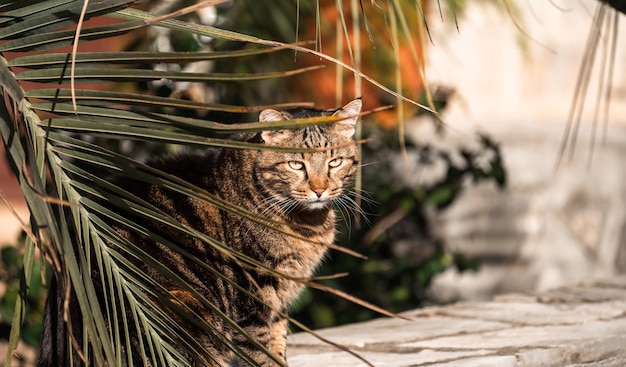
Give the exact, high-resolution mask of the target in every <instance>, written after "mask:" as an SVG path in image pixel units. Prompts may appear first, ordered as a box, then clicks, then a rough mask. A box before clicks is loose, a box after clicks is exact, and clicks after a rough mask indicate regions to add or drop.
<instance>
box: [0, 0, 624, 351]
mask: <svg viewBox="0 0 626 367" xmlns="http://www.w3.org/2000/svg"><path fill="white" fill-rule="evenodd" d="M189 3H192V1H164V0H163V1H146V2H143V3H142V4H141V6H142V7H145V8H147V9H149V10H151V11H153V12H155V13H157V14H164V13H168V12H169V11H171V10H172V9H177V8H181V7H182V6H185V5H188V4H189ZM337 3H338V2H336V1H329V0H326V1H320V2H319V4H320V8H319V9H318V8H316V7H315V3H314V2H304V1H300V2H297V1H290V0H284V1H275V2H274V4H275V6H273V7H267V6H266V5H267V4H265V3H263V2H260V1H256V0H248V1H245V0H239V1H237V0H236V1H232V2H228V3H227V4H225V5H220V6H218V7H211V8H206V9H204V10H202V11H198V12H195V13H193V14H190V15H189V16H188V17H189V18H190V19H192V20H194V21H197V22H202V23H203V24H207V25H215V26H218V27H222V28H225V29H232V30H235V31H238V32H241V33H245V34H250V35H254V36H257V37H262V38H266V39H273V40H279V41H282V42H302V41H311V40H313V41H315V40H317V43H315V44H309V46H310V47H312V48H313V47H315V48H316V49H317V50H319V51H321V52H324V53H328V54H330V55H334V56H335V57H337V58H341V59H342V60H344V61H345V62H346V63H349V64H351V57H350V53H351V51H352V53H353V55H354V54H355V53H354V50H349V49H348V47H347V45H348V43H347V41H346V39H345V37H344V35H343V30H345V31H347V32H348V34H349V37H347V39H348V40H350V45H351V47H353V48H359V50H361V52H357V53H356V54H360V58H361V62H360V63H361V67H360V69H361V70H363V73H364V74H366V75H368V76H371V77H372V78H373V79H375V80H377V81H379V82H380V83H382V84H383V85H385V86H386V87H388V88H389V89H390V90H394V91H398V92H400V93H401V94H402V95H404V96H406V97H407V98H410V99H413V100H417V101H420V102H421V103H426V101H428V99H429V98H430V99H431V100H432V104H433V105H434V106H436V107H437V109H438V110H439V111H440V112H441V114H440V117H439V118H436V117H435V116H433V115H432V114H430V113H427V112H424V110H420V109H417V108H416V107H414V106H413V105H411V104H407V103H401V102H400V103H399V100H398V99H397V98H396V97H394V96H393V95H391V94H389V93H386V92H383V91H381V90H380V88H378V87H374V86H372V85H371V84H370V83H368V82H367V81H364V80H361V79H359V78H355V76H354V74H352V73H351V72H349V71H346V70H343V71H342V72H340V71H339V70H338V69H337V68H336V67H335V66H334V65H332V64H330V63H328V62H326V61H324V60H321V59H320V58H319V57H317V56H313V55H305V54H302V53H298V54H296V53H294V52H293V51H283V52H281V53H272V54H268V55H259V56H258V57H254V58H250V57H246V58H241V59H237V60H225V61H216V62H211V63H208V62H205V63H193V64H188V65H185V66H181V68H182V70H185V71H194V72H202V71H203V70H211V71H215V72H250V71H255V72H262V71H269V70H274V69H275V68H276V67H277V65H278V66H280V65H284V66H285V68H292V67H294V64H295V65H297V66H310V65H318V64H325V65H326V67H325V68H324V69H320V70H317V71H313V72H310V73H306V74H304V75H302V76H298V77H293V78H280V79H272V80H267V81H263V82H259V83H258V84H255V85H254V86H245V87H244V86H242V85H240V84H236V83H230V84H220V83H215V84H211V85H207V84H202V83H167V82H159V83H156V82H155V83H145V84H142V85H136V86H134V87H133V88H137V89H139V90H143V91H145V93H151V94H155V95H168V96H171V95H176V96H180V98H185V99H190V100H194V101H199V102H213V103H229V104H239V105H244V106H245V105H259V104H268V103H286V102H302V101H305V102H312V103H314V104H315V105H316V106H318V107H320V108H334V107H337V106H339V105H341V104H343V103H345V102H346V101H348V100H350V99H352V98H354V97H356V96H360V95H362V96H363V100H364V104H365V108H366V109H374V108H378V107H381V106H386V105H390V104H394V105H396V106H397V108H396V109H395V110H386V111H383V112H380V113H376V114H373V115H370V116H366V117H365V118H364V121H363V124H362V136H363V137H364V138H366V139H368V140H369V141H368V142H367V143H366V144H364V145H363V168H362V180H361V183H360V187H361V188H362V191H363V193H362V197H363V198H362V200H361V201H362V202H361V204H362V212H361V213H357V214H356V215H353V214H351V213H346V212H344V213H342V215H343V216H344V219H345V220H344V221H342V223H340V226H341V237H340V238H339V239H338V241H337V242H338V244H340V245H343V246H346V247H349V248H351V249H354V250H356V251H358V252H360V253H362V254H364V255H366V256H367V257H368V259H367V260H362V259H356V258H353V257H350V256H348V255H344V254H341V253H336V252H335V253H333V254H332V255H331V257H330V258H329V259H328V260H327V262H326V264H325V265H324V266H323V268H322V269H321V270H320V274H321V275H332V274H338V273H344V272H348V273H349V275H348V276H346V277H341V278H336V279H331V280H326V281H324V283H325V284H327V285H329V286H332V287H334V288H336V289H340V290H342V291H344V292H346V293H349V294H351V295H354V296H357V297H360V298H362V299H364V300H366V301H368V302H371V303H374V304H376V305H379V306H382V307H384V308H386V309H388V310H390V311H393V312H398V311H403V310H407V309H411V308H416V307H419V306H423V305H426V304H439V303H449V302H454V301H458V300H468V299H472V300H474V299H488V298H490V297H491V296H493V295H494V294H498V293H503V292H533V291H536V290H543V289H546V288H553V287H558V286H560V285H565V284H572V283H577V282H580V281H585V280H590V279H593V278H596V277H606V276H610V275H613V274H617V273H620V272H624V271H626V251H625V245H624V243H625V235H626V231H625V230H626V210H625V208H626V177H625V176H626V166H624V164H623V163H622V159H621V158H622V156H623V152H624V150H625V149H626V130H625V126H626V75H625V72H626V70H624V67H623V65H626V47H625V46H624V42H625V40H626V38H624V37H625V36H626V35H625V34H624V31H623V30H619V29H617V23H616V21H615V20H614V19H616V18H615V17H614V15H615V14H618V13H616V12H614V11H612V10H610V8H609V7H605V8H604V10H603V11H599V10H598V6H599V5H600V4H601V3H600V2H599V1H597V0H581V1H578V2H571V1H547V0H545V1H533V2H530V1H513V0H509V1H504V2H501V1H479V0H465V1H459V0H457V1H441V2H437V1H423V2H421V4H420V6H419V7H416V5H415V4H416V3H415V1H408V0H407V1H401V0H397V1H390V2H386V1H381V2H369V1H364V2H362V3H358V2H356V1H355V2H352V1H349V0H347V1H344V2H343V11H344V12H345V14H343V13H342V12H341V11H340V10H339V8H338V7H337ZM355 4H357V5H358V6H357V7H356V8H355ZM264 5H265V6H264ZM391 9H393V11H392V10H391ZM386 12H388V13H386ZM298 14H299V15H298ZM355 14H356V16H357V18H358V19H356V24H357V26H356V29H358V32H356V33H359V36H355V34H356V33H355V31H354V29H353V26H354V24H355V23H354V16H355ZM389 14H396V15H393V16H390V15H389ZM398 14H404V15H405V17H404V18H402V17H399V16H398ZM422 15H423V17H424V18H422ZM318 16H319V18H318ZM342 18H343V19H344V22H341V21H339V20H340V19H342ZM424 19H425V20H426V26H425V25H424V22H423V20H424ZM617 19H618V20H623V15H619V17H617ZM405 21H406V22H407V24H406V28H404V29H406V30H407V31H408V32H404V31H402V32H399V33H398V32H396V31H394V29H403V22H405ZM394 24H395V25H394ZM594 24H595V25H596V26H597V28H596V32H595V33H594ZM394 27H395V28H394ZM155 29H157V30H158V29H159V28H155ZM615 29H617V31H616V32H617V33H616V35H617V36H614V33H613V32H614V30H615ZM590 34H591V35H592V36H590ZM594 34H597V35H598V36H597V37H596V36H593V35H594ZM179 36H181V35H178V34H175V33H172V32H171V31H166V30H163V29H160V30H158V31H152V32H151V33H147V34H141V35H139V36H134V37H124V38H120V39H118V40H117V41H116V42H114V43H111V42H110V40H107V43H106V44H97V43H96V44H95V46H94V44H92V46H91V47H94V49H95V50H102V49H106V48H115V49H128V50H136V49H142V50H146V49H148V50H154V51H168V50H178V51H180V50H186V51H191V52H193V51H201V50H215V51H219V50H233V49H239V48H243V47H245V45H242V44H241V43H237V42H227V41H223V40H221V41H216V40H212V39H197V38H196V39H188V38H180V37H179ZM589 39H591V40H592V41H593V40H594V39H595V42H590V41H588V40H589ZM613 40H615V42H613ZM585 55H595V58H593V59H592V58H591V56H585ZM585 59H586V60H588V61H587V64H586V65H587V69H588V70H589V72H586V71H585V70H587V69H585V68H584V67H583V66H584V65H585V64H584V63H583V60H585ZM591 60H593V61H594V62H593V65H590V64H591ZM611 60H612V61H611ZM612 66H614V67H612ZM146 67H154V68H158V67H165V66H163V65H147V66H146ZM422 67H424V69H423V70H422V69H421V68H422ZM396 70H400V71H396ZM609 70H613V71H612V73H609ZM422 71H423V73H424V75H425V78H423V77H422V76H421V75H420V74H421V72H422ZM610 74H611V75H610ZM579 80H580V82H579ZM425 88H426V89H427V90H428V92H429V94H430V97H429V95H428V94H427V93H425V91H426V89H425ZM584 89H587V93H586V98H584V99H582V98H581V99H575V96H576V95H577V93H578V92H577V91H581V92H582V91H583V90H584ZM607 91H610V93H607ZM608 97H610V105H609V106H608V107H606V106H607V103H606V101H607V99H608ZM571 111H574V112H571ZM185 113H189V112H185ZM193 117H203V118H207V119H209V120H224V119H226V120H230V121H232V122H239V121H255V118H256V117H255V116H253V115H242V114H237V115H232V116H225V115H224V114H223V113H217V112H208V113H206V112H201V111H199V112H195V113H194V116H193ZM120 150H121V151H124V152H127V153H128V154H131V153H132V154H135V155H139V156H140V157H141V156H142V155H144V156H145V155H147V154H148V153H147V152H148V151H160V152H163V151H166V150H167V149H163V148H159V147H154V146H147V147H146V146H142V147H141V149H138V147H137V146H135V145H133V143H130V142H129V143H128V144H124V145H123V146H120ZM2 155H4V152H2ZM1 162H2V164H0V190H1V191H2V193H3V194H4V195H6V197H7V200H8V203H10V207H11V208H12V210H14V211H15V212H16V213H17V216H16V215H15V214H14V213H13V212H12V210H9V208H8V206H7V205H3V206H0V243H1V244H3V246H4V247H3V249H2V259H1V260H2V262H1V263H0V280H2V282H1V283H0V295H2V296H3V300H4V301H2V302H0V303H2V305H0V306H2V307H0V312H1V311H2V310H5V309H6V308H8V307H10V305H11V297H9V296H7V295H9V294H10V292H11V291H16V288H11V279H12V278H11V275H12V274H13V273H14V272H15V269H16V267H18V266H19V256H15V252H16V251H19V250H18V246H16V245H15V244H16V243H17V242H18V240H17V238H18V236H19V234H20V232H21V229H20V224H19V220H18V218H20V219H21V220H22V221H24V222H27V221H28V210H27V208H26V206H25V204H24V203H23V200H22V199H21V192H20V189H19V186H18V185H17V183H16V182H15V180H14V179H13V177H12V173H11V171H10V169H9V168H8V167H7V166H6V164H4V163H5V159H4V157H3V158H2V159H1ZM12 289H13V290H12ZM41 294H42V296H41V297H43V294H44V293H43V292H42V293H41ZM38 302H39V301H38V300H34V301H33V304H34V305H35V306H33V307H34V308H36V305H37V304H40V303H38ZM6 312H7V313H8V312H9V311H6ZM376 316H377V315H376V314H375V313H373V312H372V311H370V310H367V309H364V308H362V307H360V306H356V305H354V304H352V303H351V302H349V301H347V300H345V299H342V298H339V297H336V296H333V295H330V294H328V293H324V292H321V291H307V292H305V294H304V295H303V296H302V297H301V300H300V301H299V303H298V304H297V305H296V306H295V317H296V318H297V319H299V320H301V321H303V322H304V323H305V324H306V325H308V326H310V327H313V328H321V327H327V326H332V325H337V324H341V323H348V322H355V321H361V320H365V319H368V318H371V317H376ZM35 319H36V318H35ZM0 320H10V317H7V316H6V315H5V316H4V317H1V318H0ZM34 323H36V321H34ZM5 329H6V328H3V329H2V330H3V332H5V331H6V330H5ZM34 335H36V333H35V332H34ZM30 342H31V343H34V344H36V343H37V342H38V338H37V337H36V336H33V337H32V338H31V339H30Z"/></svg>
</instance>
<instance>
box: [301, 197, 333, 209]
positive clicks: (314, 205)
mask: <svg viewBox="0 0 626 367" xmlns="http://www.w3.org/2000/svg"><path fill="white" fill-rule="evenodd" d="M301 204H302V206H303V207H304V209H306V210H311V211H313V210H321V209H328V208H329V207H330V200H326V199H324V200H321V199H320V200H315V201H306V202H304V203H301Z"/></svg>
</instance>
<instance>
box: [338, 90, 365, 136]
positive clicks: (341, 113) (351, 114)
mask: <svg viewBox="0 0 626 367" xmlns="http://www.w3.org/2000/svg"><path fill="white" fill-rule="evenodd" d="M362 106H363V102H361V98H357V99H355V100H354V101H352V102H350V103H348V104H347V105H345V106H343V107H342V108H340V109H339V110H337V112H335V113H334V114H333V116H336V117H345V119H344V120H341V121H337V122H336V123H335V130H336V131H337V132H339V133H341V134H343V135H345V136H347V137H349V138H351V137H352V136H353V135H354V132H355V131H356V121H357V120H358V119H359V113H361V107H362Z"/></svg>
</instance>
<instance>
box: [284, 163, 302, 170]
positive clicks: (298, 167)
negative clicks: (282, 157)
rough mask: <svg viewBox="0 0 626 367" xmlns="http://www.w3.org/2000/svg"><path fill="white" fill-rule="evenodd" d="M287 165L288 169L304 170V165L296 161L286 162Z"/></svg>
mask: <svg viewBox="0 0 626 367" xmlns="http://www.w3.org/2000/svg"><path fill="white" fill-rule="evenodd" d="M287 163H288V164H289V168H291V169H293V170H296V171H299V170H301V169H303V168H304V163H302V162H298V161H289V162H287Z"/></svg>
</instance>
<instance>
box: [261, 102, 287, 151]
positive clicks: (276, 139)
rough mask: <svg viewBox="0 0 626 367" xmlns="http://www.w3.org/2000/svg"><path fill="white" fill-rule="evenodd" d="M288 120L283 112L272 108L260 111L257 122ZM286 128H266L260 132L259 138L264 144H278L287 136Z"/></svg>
mask: <svg viewBox="0 0 626 367" xmlns="http://www.w3.org/2000/svg"><path fill="white" fill-rule="evenodd" d="M285 120H289V116H287V115H285V114H284V113H282V112H280V111H276V110H272V109H267V110H263V111H261V113H260V114H259V122H272V121H285ZM288 133H289V131H288V130H277V131H273V130H266V131H263V132H262V133H261V139H263V141H264V142H265V143H266V144H278V143H280V142H281V141H282V140H283V139H284V138H286V137H287V135H288Z"/></svg>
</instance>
